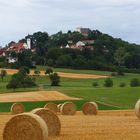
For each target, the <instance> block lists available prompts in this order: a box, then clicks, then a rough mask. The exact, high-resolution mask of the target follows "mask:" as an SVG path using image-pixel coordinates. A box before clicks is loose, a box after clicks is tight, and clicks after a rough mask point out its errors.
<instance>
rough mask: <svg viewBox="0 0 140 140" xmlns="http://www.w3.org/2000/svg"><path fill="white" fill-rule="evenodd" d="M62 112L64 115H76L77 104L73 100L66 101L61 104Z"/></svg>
mask: <svg viewBox="0 0 140 140" xmlns="http://www.w3.org/2000/svg"><path fill="white" fill-rule="evenodd" d="M60 112H61V113H62V114H63V115H75V113H76V106H75V104H74V103H72V102H66V103H64V104H62V105H61V107H60Z"/></svg>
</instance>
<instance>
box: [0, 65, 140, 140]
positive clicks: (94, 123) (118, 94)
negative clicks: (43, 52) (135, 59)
mask: <svg viewBox="0 0 140 140" xmlns="http://www.w3.org/2000/svg"><path fill="white" fill-rule="evenodd" d="M38 69H39V70H44V67H38ZM54 70H55V71H56V72H58V71H59V72H63V73H65V74H66V75H67V73H74V74H77V73H80V74H88V75H90V74H94V75H103V76H109V77H110V75H111V73H110V72H102V71H91V70H71V69H54ZM10 78H11V75H7V76H6V77H5V78H4V80H1V79H0V82H1V84H0V93H1V95H0V112H1V113H0V118H1V121H0V128H1V129H0V140H2V132H3V128H4V126H5V123H6V122H7V121H8V120H9V119H10V118H11V117H12V116H13V115H11V114H10V113H9V112H10V107H11V105H12V104H13V103H14V102H21V103H22V104H23V105H24V106H25V111H26V112H29V111H31V110H32V109H34V108H41V107H44V105H45V104H46V103H50V102H53V103H56V104H59V103H64V102H66V101H68V100H69V101H72V102H73V103H75V104H76V106H77V110H78V112H77V113H76V115H74V116H63V115H61V114H60V113H58V117H59V119H60V121H61V125H62V128H61V134H60V136H57V137H55V136H54V137H49V140H66V139H69V140H78V139H80V140H82V139H87V140H91V139H95V140H102V139H104V140H108V139H109V140H118V139H119V140H120V139H123V140H132V139H133V140H137V139H139V138H140V134H139V129H140V123H139V120H138V119H137V117H136V116H135V113H134V111H133V110H132V109H133V108H134V105H135V103H136V101H137V100H138V99H139V98H140V87H135V88H134V87H130V85H129V84H130V80H131V79H132V78H138V79H140V75H139V74H131V73H126V74H125V76H115V77H111V79H112V80H113V83H114V85H113V87H110V88H107V87H104V80H105V79H104V78H103V79H102V78H101V79H92V78H88V77H87V78H82V75H81V78H73V77H72V78H70V77H61V83H60V86H58V87H51V86H50V80H49V77H48V76H44V75H41V76H35V78H36V83H37V84H38V85H39V86H38V87H36V88H25V89H22V88H20V89H16V91H15V92H14V93H12V92H13V91H12V90H8V89H6V85H7V83H8V81H9V80H10ZM93 82H98V86H97V87H93V86H92V84H93ZM121 82H124V83H125V84H126V86H125V87H120V86H119V84H120V83H121ZM25 92H26V93H25ZM87 101H96V102H97V104H98V106H99V113H98V115H97V116H85V115H83V114H82V112H81V109H82V106H83V104H84V103H85V102H87ZM130 109H131V110H130ZM111 110H112V111H111Z"/></svg>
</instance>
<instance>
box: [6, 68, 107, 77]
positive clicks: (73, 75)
mask: <svg viewBox="0 0 140 140" xmlns="http://www.w3.org/2000/svg"><path fill="white" fill-rule="evenodd" d="M5 70H6V71H7V73H8V74H9V75H12V74H15V73H17V72H18V70H16V69H5ZM57 73H58V75H59V76H61V77H65V78H80V79H100V78H107V77H108V76H102V75H93V74H75V73H64V72H57ZM30 75H34V71H33V70H31V71H30ZM40 75H41V76H44V75H45V71H40Z"/></svg>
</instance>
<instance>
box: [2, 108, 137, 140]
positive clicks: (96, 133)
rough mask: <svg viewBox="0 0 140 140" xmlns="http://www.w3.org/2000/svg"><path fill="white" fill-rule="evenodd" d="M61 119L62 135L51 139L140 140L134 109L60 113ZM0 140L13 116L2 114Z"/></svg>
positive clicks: (50, 138)
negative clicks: (73, 113)
mask: <svg viewBox="0 0 140 140" xmlns="http://www.w3.org/2000/svg"><path fill="white" fill-rule="evenodd" d="M58 116H59V118H60V121H61V125H62V128H61V133H60V136H53V137H49V140H66V139H69V140H85V139H86V140H92V139H95V140H121V139H123V140H138V139H140V133H139V130H140V122H139V120H138V119H137V118H136V116H135V114H134V112H133V111H132V110H127V111H126V110H124V111H100V112H99V113H98V115H97V116H84V115H83V114H82V113H81V112H78V113H77V114H76V115H75V116H63V115H58ZM0 117H1V121H0V127H1V129H0V140H2V130H3V128H4V125H5V123H6V122H7V121H8V120H9V119H10V118H11V117H12V115H10V114H3V115H0Z"/></svg>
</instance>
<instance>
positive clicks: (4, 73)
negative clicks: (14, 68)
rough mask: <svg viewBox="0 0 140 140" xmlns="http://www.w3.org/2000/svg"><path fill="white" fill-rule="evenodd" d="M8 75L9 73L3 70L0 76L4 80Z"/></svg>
mask: <svg viewBox="0 0 140 140" xmlns="http://www.w3.org/2000/svg"><path fill="white" fill-rule="evenodd" d="M6 75H7V71H6V70H1V72H0V76H1V79H2V80H3V78H4V77H5V76H6Z"/></svg>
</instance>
